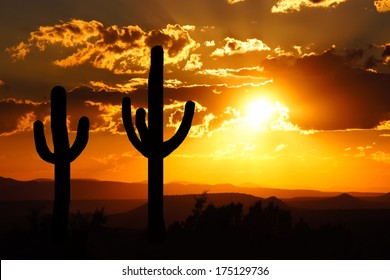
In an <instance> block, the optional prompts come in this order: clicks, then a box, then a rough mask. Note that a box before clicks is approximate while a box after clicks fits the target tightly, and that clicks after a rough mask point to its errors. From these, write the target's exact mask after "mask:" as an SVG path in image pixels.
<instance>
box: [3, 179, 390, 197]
mask: <svg viewBox="0 0 390 280" xmlns="http://www.w3.org/2000/svg"><path fill="white" fill-rule="evenodd" d="M204 191H207V192H208V193H243V194H249V195H253V196H257V197H271V196H275V197H278V198H281V199H291V198H302V199H303V198H323V197H334V196H338V195H340V194H342V193H341V192H322V191H318V190H305V189H282V188H265V187H261V186H258V185H254V184H245V185H241V186H235V185H232V184H214V185H212V184H193V183H187V182H172V183H167V184H165V185H164V195H186V194H200V193H203V192H204ZM350 194H351V195H353V196H354V197H376V196H380V195H385V194H384V193H356V192H355V193H350ZM53 197H54V182H53V180H48V179H36V180H31V181H18V180H14V179H10V178H4V177H0V200H52V199H53ZM71 199H72V200H99V199H100V200H102V199H104V200H114V199H147V183H146V182H138V183H126V182H114V181H99V180H93V179H73V180H72V185H71ZM388 200H389V201H390V194H389V195H388Z"/></svg>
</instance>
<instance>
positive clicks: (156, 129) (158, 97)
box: [122, 46, 195, 241]
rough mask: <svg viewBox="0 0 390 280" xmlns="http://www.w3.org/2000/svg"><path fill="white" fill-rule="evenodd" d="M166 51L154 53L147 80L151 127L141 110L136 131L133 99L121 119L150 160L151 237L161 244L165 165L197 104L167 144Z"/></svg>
mask: <svg viewBox="0 0 390 280" xmlns="http://www.w3.org/2000/svg"><path fill="white" fill-rule="evenodd" d="M163 72H164V52H163V48H162V47H161V46H155V47H153V48H152V51H151V65H150V72H149V80H148V107H149V108H148V125H146V112H145V109H143V108H138V109H137V111H136V116H135V125H136V127H137V130H138V134H139V138H138V136H137V134H136V132H135V129H134V126H133V122H132V118H131V100H130V98H129V97H125V98H123V101H122V118H123V124H124V127H125V129H126V132H127V136H128V138H129V140H130V142H131V143H132V144H133V146H134V147H135V148H136V149H137V150H138V151H139V152H140V153H141V154H142V155H143V156H145V157H146V158H148V238H149V240H150V241H162V240H164V239H165V237H166V229H165V222H164V215H163V173H164V172H163V162H164V158H165V157H166V156H168V155H169V154H171V153H172V152H173V151H174V150H175V149H176V148H177V147H179V145H180V144H181V143H182V142H183V141H184V139H185V138H186V136H187V134H188V132H189V130H190V128H191V123H192V118H193V116H194V111H195V103H194V102H192V101H188V102H187V103H186V105H185V111H184V116H183V120H182V122H181V124H180V126H179V129H178V130H177V131H176V133H175V135H174V136H172V138H170V139H169V140H167V141H164V137H163V133H164V122H163V116H164V102H163V100H164V95H163V90H164V89H163V81H164V73H163Z"/></svg>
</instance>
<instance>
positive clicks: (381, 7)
mask: <svg viewBox="0 0 390 280" xmlns="http://www.w3.org/2000/svg"><path fill="white" fill-rule="evenodd" d="M374 5H375V7H376V10H377V11H378V12H380V13H385V12H390V1H389V0H377V1H374Z"/></svg>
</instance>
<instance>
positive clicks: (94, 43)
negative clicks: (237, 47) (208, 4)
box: [7, 19, 199, 74]
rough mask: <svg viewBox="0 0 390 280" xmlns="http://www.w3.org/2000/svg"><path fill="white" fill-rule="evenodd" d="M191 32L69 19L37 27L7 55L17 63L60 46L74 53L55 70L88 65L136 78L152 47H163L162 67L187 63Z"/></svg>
mask: <svg viewBox="0 0 390 280" xmlns="http://www.w3.org/2000/svg"><path fill="white" fill-rule="evenodd" d="M194 29H195V27H194V26H190V25H184V26H182V25H178V24H176V25H171V24H168V25H167V26H166V27H165V28H163V29H156V30H152V31H149V32H147V31H144V30H142V29H141V28H140V27H139V26H124V27H118V26H117V25H113V26H109V27H104V25H103V24H102V23H100V22H98V21H96V20H92V21H90V22H86V21H83V20H77V19H72V20H71V21H70V22H61V23H60V24H56V25H54V26H41V27H39V28H38V30H37V31H34V32H31V33H30V38H28V40H27V42H20V43H19V44H18V45H16V46H13V47H10V48H8V49H7V51H8V52H10V53H11V57H12V58H13V59H14V60H19V59H24V58H25V57H26V56H27V55H28V54H29V53H30V52H31V51H32V49H33V48H38V50H40V51H44V50H45V49H46V48H47V47H48V46H50V45H56V44H60V45H61V46H62V47H64V48H72V49H74V52H73V53H72V54H70V55H69V56H67V57H65V58H62V59H57V60H55V61H54V62H53V63H54V64H55V65H57V66H60V67H72V66H76V65H81V64H85V63H91V64H92V65H93V66H94V67H96V68H101V69H108V70H110V71H113V72H114V73H116V74H123V73H131V74H132V73H137V74H139V73H145V70H146V69H147V68H148V66H149V60H150V59H149V53H150V48H151V47H152V46H154V45H162V46H163V47H164V49H165V52H166V56H165V63H166V64H176V63H179V62H181V61H184V60H187V59H188V58H189V57H190V54H191V52H192V51H193V50H194V49H196V48H198V46H199V44H197V43H196V42H195V41H194V40H193V39H192V38H191V36H190V32H191V31H193V30H194Z"/></svg>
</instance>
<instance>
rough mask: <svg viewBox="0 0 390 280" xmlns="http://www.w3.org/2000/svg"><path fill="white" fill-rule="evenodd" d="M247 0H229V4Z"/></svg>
mask: <svg viewBox="0 0 390 280" xmlns="http://www.w3.org/2000/svg"><path fill="white" fill-rule="evenodd" d="M244 1H245V0H227V2H228V4H230V5H233V4H237V3H240V2H244Z"/></svg>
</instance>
